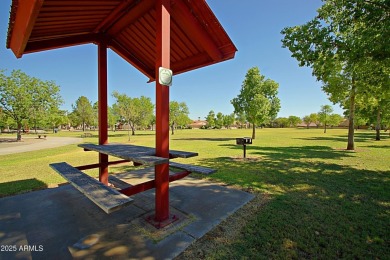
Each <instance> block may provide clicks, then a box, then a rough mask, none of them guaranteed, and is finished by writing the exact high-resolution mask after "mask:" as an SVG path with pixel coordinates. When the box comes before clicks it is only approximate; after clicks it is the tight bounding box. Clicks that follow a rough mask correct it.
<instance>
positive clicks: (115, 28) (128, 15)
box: [107, 0, 155, 37]
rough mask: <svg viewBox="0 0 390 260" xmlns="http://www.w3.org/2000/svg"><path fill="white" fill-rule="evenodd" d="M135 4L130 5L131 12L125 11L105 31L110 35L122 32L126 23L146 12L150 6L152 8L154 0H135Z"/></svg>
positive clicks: (135, 19)
mask: <svg viewBox="0 0 390 260" xmlns="http://www.w3.org/2000/svg"><path fill="white" fill-rule="evenodd" d="M136 3H137V4H136V5H134V6H131V7H132V9H131V12H125V15H124V16H122V17H121V18H120V19H119V20H117V21H116V22H115V24H113V25H112V27H111V28H109V29H108V30H107V33H108V34H109V35H111V36H112V37H115V36H116V35H118V34H119V33H121V32H122V30H123V29H125V28H126V27H127V26H128V25H130V24H132V23H133V22H135V21H137V20H138V19H139V18H140V17H142V16H143V15H144V14H145V13H147V12H148V11H149V10H150V9H151V8H153V6H154V4H155V2H154V1H149V0H147V1H146V0H143V1H137V2H136Z"/></svg>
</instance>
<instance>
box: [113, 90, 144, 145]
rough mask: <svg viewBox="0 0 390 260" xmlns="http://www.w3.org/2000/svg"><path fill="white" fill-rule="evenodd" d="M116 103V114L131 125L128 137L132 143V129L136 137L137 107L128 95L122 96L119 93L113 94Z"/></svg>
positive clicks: (114, 106)
mask: <svg viewBox="0 0 390 260" xmlns="http://www.w3.org/2000/svg"><path fill="white" fill-rule="evenodd" d="M112 96H113V97H114V98H115V99H116V103H115V104H114V105H113V106H112V107H113V109H114V111H115V113H116V114H117V115H119V117H120V118H121V119H123V121H124V122H126V123H128V124H129V130H128V136H129V141H130V128H131V130H132V135H135V121H136V120H137V113H138V111H137V107H136V104H135V102H134V101H133V99H132V98H131V97H129V96H127V95H126V94H120V93H119V92H117V91H114V92H113V93H112Z"/></svg>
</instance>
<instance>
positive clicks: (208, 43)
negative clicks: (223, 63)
mask: <svg viewBox="0 0 390 260" xmlns="http://www.w3.org/2000/svg"><path fill="white" fill-rule="evenodd" d="M172 16H174V17H175V20H176V23H177V24H180V25H182V27H184V28H186V29H187V31H188V33H190V34H191V35H192V36H193V38H192V39H194V40H195V41H196V43H197V44H198V45H199V46H202V47H203V49H204V50H205V51H206V52H207V53H208V54H209V55H210V57H211V58H212V59H213V60H214V61H220V60H221V59H222V58H223V55H222V53H221V51H220V50H219V49H218V46H217V45H216V43H215V42H214V41H213V40H212V39H211V38H210V36H209V33H208V32H207V31H206V29H205V28H204V27H203V26H202V25H201V24H200V23H199V21H198V20H197V19H196V18H195V17H194V15H193V14H192V12H191V10H190V9H189V8H188V6H187V5H186V4H185V3H183V1H175V4H173V5H172Z"/></svg>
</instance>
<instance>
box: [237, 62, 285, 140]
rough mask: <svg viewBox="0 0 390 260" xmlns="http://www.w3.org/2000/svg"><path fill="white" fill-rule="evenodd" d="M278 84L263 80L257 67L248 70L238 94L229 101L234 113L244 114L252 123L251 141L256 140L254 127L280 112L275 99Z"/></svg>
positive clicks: (263, 77)
mask: <svg viewBox="0 0 390 260" xmlns="http://www.w3.org/2000/svg"><path fill="white" fill-rule="evenodd" d="M278 87H279V84H278V83H276V82H275V81H273V80H271V79H265V76H263V75H261V74H260V70H259V68H257V67H253V68H251V69H249V70H248V72H247V73H246V75H245V80H244V82H243V83H242V86H241V91H240V94H239V95H238V96H237V97H236V98H234V99H233V100H231V103H232V105H233V106H234V113H236V114H239V113H245V115H246V118H247V120H248V122H249V123H252V126H253V130H252V139H255V138H256V125H260V124H264V123H265V122H267V121H269V120H272V119H275V118H276V116H277V113H278V112H279V110H280V100H279V98H278V97H277V94H278Z"/></svg>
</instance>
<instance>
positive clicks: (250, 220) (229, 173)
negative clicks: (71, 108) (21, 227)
mask: <svg viewBox="0 0 390 260" xmlns="http://www.w3.org/2000/svg"><path fill="white" fill-rule="evenodd" d="M95 134H96V133H95ZM53 135H54V134H53ZM57 135H58V136H80V133H76V134H75V133H71V132H70V133H67V132H61V133H59V134H57ZM250 135H251V131H250V130H178V131H176V133H175V135H173V136H171V137H170V138H171V141H170V145H171V149H177V150H185V151H195V152H198V153H199V156H198V157H194V158H190V159H180V160H177V161H179V162H185V163H193V164H198V165H203V166H209V167H212V168H216V169H217V170H218V172H217V173H215V174H214V175H212V177H211V178H212V179H214V180H217V181H221V182H224V183H227V184H229V185H235V186H239V187H240V188H242V189H244V190H248V191H251V192H253V193H255V194H256V195H257V196H258V197H264V198H267V200H266V203H265V204H264V205H262V206H261V207H254V205H252V207H251V211H250V214H244V215H245V217H244V218H243V219H240V220H239V222H240V223H236V224H237V226H238V228H239V230H238V231H237V232H234V234H232V235H226V234H225V239H222V240H221V239H220V238H217V237H215V238H213V237H209V238H208V239H209V241H208V243H210V244H212V245H213V246H212V247H210V248H209V249H208V250H207V254H206V255H205V256H204V257H206V258H209V259H226V258H228V259H238V258H240V259H241V258H247V259H252V258H255V259H258V258H267V259H269V258H277V259H285V258H306V259H307V258H311V259H312V258H315V259H335V258H358V259H362V258H363V259H366V258H368V259H389V258H390V189H389V184H390V183H389V181H390V149H389V148H390V137H389V135H388V133H387V134H384V133H382V140H381V141H375V140H374V138H375V132H374V131H360V130H359V131H357V132H356V135H355V141H356V151H355V152H351V151H346V150H344V148H346V146H347V130H345V129H328V132H327V133H326V134H324V133H323V130H322V129H258V130H257V138H256V140H254V141H253V144H252V145H249V146H248V149H247V157H248V159H247V160H243V159H242V147H240V146H237V145H235V138H236V137H243V136H250ZM83 140H84V141H85V142H95V143H96V142H97V138H96V137H93V138H84V139H83ZM127 140H128V137H127V132H115V133H114V132H110V142H122V143H131V144H136V145H146V146H154V132H151V131H144V132H137V135H136V136H132V137H131V140H130V141H127ZM60 161H66V162H68V163H70V164H71V165H74V166H76V165H81V164H86V163H96V162H97V154H96V153H94V152H84V151H83V150H82V149H81V148H78V147H77V145H69V146H65V147H61V148H54V149H47V150H41V151H35V152H29V153H21V154H14V155H4V156H0V172H1V177H0V196H8V195H13V194H16V193H20V192H26V191H31V190H36V189H41V188H45V187H52V186H55V185H57V184H58V183H61V182H64V180H63V179H62V178H61V177H60V176H59V175H58V174H56V173H55V172H54V171H53V170H51V169H50V168H49V166H48V164H49V163H52V162H60ZM124 169H125V167H124V166H120V167H115V168H113V171H114V172H120V171H123V170H124ZM90 174H92V175H96V171H90ZM253 203H256V202H253ZM253 203H252V204H253ZM233 222H234V221H231V222H230V223H226V225H227V226H228V225H235V223H233ZM210 239H211V240H213V241H210ZM194 246H197V244H195V245H194ZM190 250H191V249H190Z"/></svg>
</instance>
